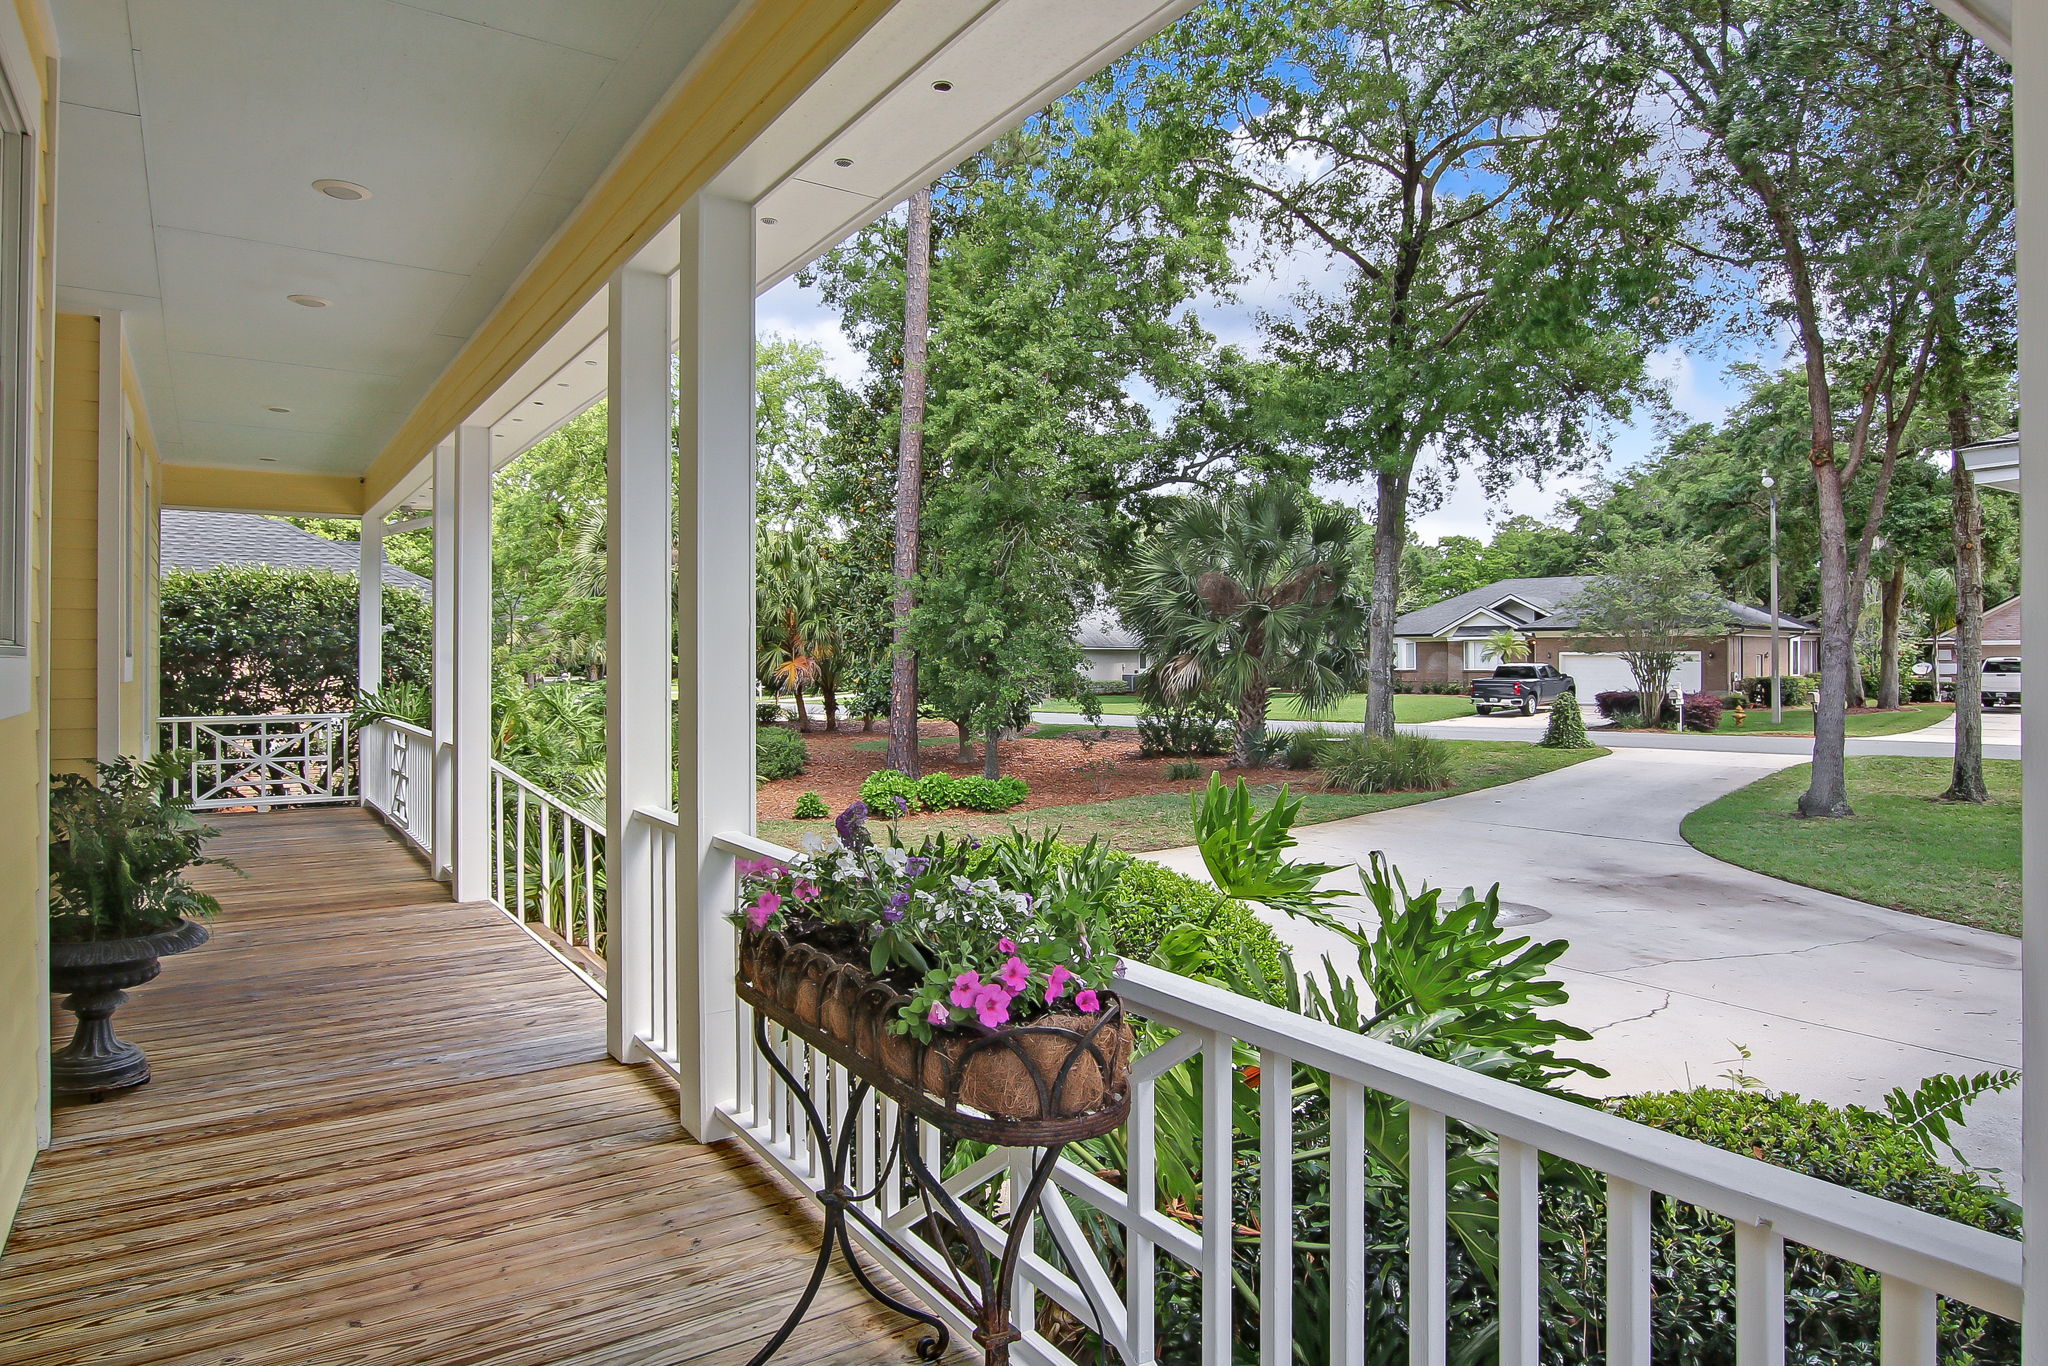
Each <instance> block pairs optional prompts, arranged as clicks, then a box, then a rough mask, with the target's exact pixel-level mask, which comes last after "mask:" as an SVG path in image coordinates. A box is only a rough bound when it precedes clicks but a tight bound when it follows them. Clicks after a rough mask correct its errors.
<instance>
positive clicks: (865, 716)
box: [860, 711, 875, 735]
mask: <svg viewBox="0 0 2048 1366" xmlns="http://www.w3.org/2000/svg"><path fill="white" fill-rule="evenodd" d="M874 729H875V714H874V713H873V712H871V711H864V712H862V713H861V714H860V733H861V734H862V735H871V734H873V733H874Z"/></svg>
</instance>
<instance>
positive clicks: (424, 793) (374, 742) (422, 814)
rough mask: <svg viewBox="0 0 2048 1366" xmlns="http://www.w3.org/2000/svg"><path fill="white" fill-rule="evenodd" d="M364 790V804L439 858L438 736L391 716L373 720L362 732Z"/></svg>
mask: <svg viewBox="0 0 2048 1366" xmlns="http://www.w3.org/2000/svg"><path fill="white" fill-rule="evenodd" d="M356 746H357V750H358V759H357V769H358V773H359V779H358V788H359V790H360V791H361V793H362V799H363V805H364V806H367V807H369V808H370V809H371V810H373V811H375V812H377V813H378V814H379V815H381V816H383V817H384V819H385V820H386V821H387V822H388V823H389V824H390V825H391V826H392V828H393V829H395V830H397V831H398V833H399V834H401V835H403V836H405V837H406V839H408V840H410V841H411V842H412V843H413V845H414V846H415V847H416V848H418V849H419V851H420V852H421V853H422V854H425V855H426V856H427V861H428V863H429V864H431V863H432V862H433V858H434V768H435V764H434V737H433V735H432V734H431V733H429V732H428V731H426V730H423V729H421V728H420V727H419V726H415V725H412V724H410V723H408V722H405V721H399V720H396V719H394V718H391V717H385V718H383V719H381V720H377V721H371V722H369V723H368V724H367V725H365V726H364V727H363V728H362V730H361V732H360V733H359V734H358V736H357V740H356Z"/></svg>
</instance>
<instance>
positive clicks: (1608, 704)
mask: <svg viewBox="0 0 2048 1366" xmlns="http://www.w3.org/2000/svg"><path fill="white" fill-rule="evenodd" d="M1593 709H1594V710H1595V711H1597V712H1599V713H1600V714H1601V715H1602V716H1604V717H1606V718H1607V719H1608V720H1610V721H1612V720H1614V719H1615V718H1616V717H1619V716H1634V715H1636V714H1637V713H1638V712H1640V711H1642V709H1643V697H1642V694H1641V693H1638V692H1636V691H1635V690H1634V689H1633V688H1626V689H1622V690H1620V691H1617V692H1596V693H1594V694H1593Z"/></svg>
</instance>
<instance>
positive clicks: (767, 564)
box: [754, 527, 840, 730]
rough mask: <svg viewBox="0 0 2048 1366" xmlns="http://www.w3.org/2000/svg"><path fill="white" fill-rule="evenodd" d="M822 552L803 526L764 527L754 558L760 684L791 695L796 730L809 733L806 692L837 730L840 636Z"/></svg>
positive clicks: (755, 612)
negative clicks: (819, 701) (814, 695)
mask: <svg viewBox="0 0 2048 1366" xmlns="http://www.w3.org/2000/svg"><path fill="white" fill-rule="evenodd" d="M822 549H823V547H822V546H820V545H819V544H818V541H817V539H816V538H815V537H813V535H812V534H811V532H809V531H808V530H806V529H804V528H803V527H769V528H766V529H764V530H763V531H762V532H761V538H760V541H759V543H758V546H757V549H756V553H755V567H754V605H755V611H754V617H755V622H756V625H757V627H758V629H759V631H760V645H759V650H760V661H759V663H760V674H761V681H762V683H763V684H764V685H766V686H767V687H768V688H769V689H770V690H771V691H773V692H775V693H777V694H780V693H782V692H785V691H786V692H789V693H792V694H794V695H795V698H796V721H797V728H798V729H800V730H809V729H810V728H811V720H810V716H809V714H808V713H807V712H806V711H805V710H804V692H805V690H806V689H810V688H815V689H817V690H818V691H819V692H820V693H821V694H822V695H823V697H824V702H825V728H826V729H827V730H837V729H838V728H839V654H840V651H839V632H838V623H837V620H836V618H835V614H834V612H833V611H832V606H831V601H830V595H829V592H828V588H827V582H826V575H825V564H824V557H823V555H822V554H821V551H822Z"/></svg>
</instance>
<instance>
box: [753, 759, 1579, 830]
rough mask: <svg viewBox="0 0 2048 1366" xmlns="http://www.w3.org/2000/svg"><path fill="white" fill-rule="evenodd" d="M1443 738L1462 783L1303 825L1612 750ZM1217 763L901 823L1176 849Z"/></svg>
mask: <svg viewBox="0 0 2048 1366" xmlns="http://www.w3.org/2000/svg"><path fill="white" fill-rule="evenodd" d="M1438 743H1440V744H1444V745H1448V746H1449V747H1450V748H1451V749H1452V750H1453V751H1455V754H1456V759H1455V763H1456V765H1457V769H1456V772H1457V778H1458V781H1457V785H1456V786H1454V787H1448V788H1445V789H1444V790H1443V791H1441V792H1388V793H1378V794H1373V795H1358V794H1353V793H1340V792H1310V793H1307V794H1306V795H1305V796H1304V797H1303V800H1302V808H1301V817H1300V824H1303V825H1313V824H1315V823H1317V822H1319V821H1334V820H1337V819H1339V818H1341V817H1344V816H1360V815H1364V814H1365V813H1367V812H1371V811H1387V810H1391V809H1392V808H1394V807H1397V806H1413V805H1414V804H1415V803H1417V802H1427V801H1435V800H1436V799H1437V798H1439V797H1455V796H1458V795H1459V794H1460V793H1465V792H1477V791H1478V790H1479V789H1481V788H1485V787H1496V786H1498V785H1499V784H1501V783H1512V782H1516V781H1519V780H1520V779H1523V778H1533V777H1535V776H1536V775H1537V774H1539V773H1549V772H1550V771H1552V770H1553V769H1559V768H1568V767H1570V766H1571V765H1573V764H1576V763H1581V762H1583V761H1585V760H1587V759H1594V758H1598V757H1599V756H1601V755H1603V754H1606V753H1607V751H1606V750H1604V749H1582V750H1558V749H1544V748H1543V747H1541V746H1540V745H1529V744H1523V743H1521V742H1520V741H1516V740H1444V741H1439V742H1438ZM1221 764H1222V760H1217V761H1215V766H1220V765H1221ZM1211 767H1212V765H1209V764H1204V765H1203V769H1202V777H1201V778H1200V779H1189V780H1187V781H1186V782H1184V783H1183V784H1182V785H1181V788H1182V790H1180V791H1177V792H1157V793H1150V794H1147V795H1145V796H1142V797H1118V798H1115V799H1114V800H1110V801H1100V802H1087V803H1081V804H1077V805H1073V806H1048V807H1042V808H1040V809H1038V810H1036V811H1018V812H1011V813H1008V814H1004V815H983V814H980V813H977V812H971V811H945V812H941V813H939V814H936V815H931V816H915V817H912V818H911V819H909V820H906V821H904V822H902V830H903V834H904V837H905V838H906V839H914V838H916V837H918V836H921V835H926V834H936V833H937V832H939V831H941V830H943V831H946V832H948V833H950V834H955V835H966V834H972V835H977V836H980V837H982V838H988V837H989V836H992V835H1004V834H1008V833H1009V831H1010V830H1011V828H1012V827H1015V828H1017V829H1021V830H1028V831H1042V830H1048V829H1052V828H1054V827H1058V828H1059V829H1060V830H1062V831H1064V832H1065V834H1066V836H1067V838H1069V839H1073V840H1077V841H1086V840H1087V839H1088V838H1089V837H1090V836H1091V835H1100V836H1101V837H1102V838H1103V839H1104V840H1105V841H1107V842H1108V843H1109V844H1111V845H1113V846H1114V847H1116V848H1118V849H1123V850H1127V851H1129V852H1131V853H1134V854H1136V853H1143V852H1144V851H1146V850H1148V849H1172V848H1176V847H1178V846H1180V845H1183V844H1189V843H1192V842H1193V839H1194V834H1193V830H1192V827H1191V826H1190V824H1189V820H1188V794H1189V793H1191V792H1193V791H1194V790H1195V789H1197V788H1199V787H1200V786H1202V784H1204V783H1206V782H1208V780H1209V770H1210V768H1211ZM1270 773H1271V777H1272V781H1271V782H1270V783H1269V784H1268V785H1266V786H1264V787H1262V788H1261V789H1260V792H1261V804H1262V805H1270V804H1271V802H1272V798H1273V794H1274V793H1275V792H1276V791H1277V790H1278V789H1279V786H1280V784H1281V783H1282V782H1292V783H1293V784H1294V786H1295V787H1296V788H1297V789H1299V788H1300V787H1302V786H1304V784H1303V782H1302V780H1303V779H1307V780H1309V782H1310V783H1313V781H1314V780H1315V775H1314V774H1312V773H1289V772H1287V771H1286V770H1284V769H1273V770H1270ZM806 832H818V833H823V834H830V833H831V826H830V824H829V823H828V822H825V821H762V822H761V837H762V838H763V839H769V840H774V841H776V842H778V843H781V844H789V845H794V844H795V843H796V842H797V841H798V840H799V839H801V838H802V837H803V835H804V834H805V833H806Z"/></svg>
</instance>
